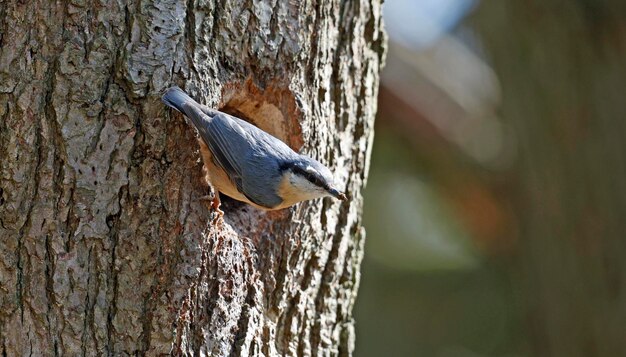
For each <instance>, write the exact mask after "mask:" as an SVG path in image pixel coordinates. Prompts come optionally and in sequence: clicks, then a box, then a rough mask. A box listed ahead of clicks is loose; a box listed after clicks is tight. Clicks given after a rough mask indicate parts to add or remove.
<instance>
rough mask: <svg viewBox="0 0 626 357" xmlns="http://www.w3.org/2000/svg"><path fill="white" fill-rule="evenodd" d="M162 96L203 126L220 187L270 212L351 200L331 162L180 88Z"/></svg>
mask: <svg viewBox="0 0 626 357" xmlns="http://www.w3.org/2000/svg"><path fill="white" fill-rule="evenodd" d="M162 99H163V102H164V103H165V104H167V105H168V106H170V107H172V108H174V109H176V110H178V111H179V112H181V113H183V114H184V115H185V116H187V117H188V118H189V119H191V122H192V123H193V125H194V126H195V127H196V129H198V132H199V133H200V139H199V140H198V141H199V142H200V153H201V154H202V160H203V161H204V166H205V170H206V179H207V181H208V183H209V184H210V185H211V186H213V187H214V188H215V189H216V190H217V191H219V192H222V193H224V194H226V195H227V196H230V197H232V198H234V199H236V200H239V201H243V202H246V203H249V204H251V205H252V206H255V207H257V208H261V209H265V210H276V209H281V208H285V207H289V206H292V205H294V204H296V203H298V202H301V201H306V200H311V199H315V198H319V197H325V196H332V197H335V198H337V199H339V200H342V201H343V200H346V195H345V194H344V193H343V192H341V191H339V190H338V189H337V187H336V186H335V184H334V180H333V176H332V174H331V172H330V170H329V169H328V168H327V167H326V166H324V165H322V164H321V163H319V162H318V161H316V160H314V159H312V158H310V157H308V156H305V155H301V154H298V153H296V152H294V151H293V150H291V149H290V148H289V147H288V146H287V145H285V143H283V142H282V141H280V140H278V139H277V138H275V137H273V136H271V135H270V134H268V133H266V132H264V131H262V130H261V129H259V128H257V127H256V126H254V125H252V124H250V123H248V122H246V121H244V120H241V119H239V118H236V117H234V116H232V115H228V114H226V113H222V112H220V111H217V110H213V109H210V108H209V107H207V106H204V105H201V104H199V103H197V102H196V101H195V100H193V99H192V98H191V97H189V96H188V95H187V93H185V92H184V91H183V90H182V89H180V88H178V87H172V88H169V89H168V90H167V91H165V94H163V98H162ZM219 204H220V201H219V195H218V194H217V193H215V198H214V200H213V208H214V209H216V210H217V211H218V212H220V214H221V211H220V210H219Z"/></svg>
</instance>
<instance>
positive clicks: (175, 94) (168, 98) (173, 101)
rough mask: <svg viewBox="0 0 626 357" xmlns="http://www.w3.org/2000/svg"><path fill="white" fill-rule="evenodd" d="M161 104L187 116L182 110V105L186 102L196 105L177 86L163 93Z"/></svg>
mask: <svg viewBox="0 0 626 357" xmlns="http://www.w3.org/2000/svg"><path fill="white" fill-rule="evenodd" d="M161 100H162V101H163V103H165V104H167V105H168V106H169V107H172V108H174V109H176V110H178V111H179V112H181V113H183V114H187V113H186V112H185V110H184V107H183V105H184V104H185V103H187V102H191V103H193V104H196V105H197V104H198V103H196V101H195V100H193V98H191V97H190V96H188V95H187V93H185V92H184V91H183V90H182V89H180V88H178V87H177V86H174V87H171V88H169V89H168V90H166V91H165V93H163V97H161Z"/></svg>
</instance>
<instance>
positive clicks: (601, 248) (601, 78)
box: [475, 0, 626, 357]
mask: <svg viewBox="0 0 626 357" xmlns="http://www.w3.org/2000/svg"><path fill="white" fill-rule="evenodd" d="M624 14H626V12H624V2H620V1H611V0H604V1H586V0H585V1H583V0H576V1H544V2H542V1H526V2H519V1H491V2H486V3H484V4H483V5H482V6H481V8H480V9H479V11H478V14H477V17H476V19H475V20H476V21H475V23H476V25H477V26H478V28H479V30H480V31H481V33H482V35H483V38H484V40H485V45H486V47H487V49H488V52H489V54H490V55H491V57H492V58H493V63H494V66H495V70H496V72H497V73H498V75H499V77H500V79H501V81H502V85H503V94H504V97H503V107H502V114H503V117H504V118H505V119H506V120H507V121H508V122H509V123H510V125H512V127H513V128H514V131H515V133H516V134H517V136H518V138H517V139H518V141H519V159H520V160H519V161H518V165H517V166H516V167H515V168H514V172H512V174H513V175H514V176H513V175H512V177H516V178H517V179H516V180H515V181H514V182H513V183H512V188H513V191H514V192H515V193H516V195H515V196H516V199H515V200H514V206H515V209H516V210H517V216H518V217H519V223H520V233H521V235H520V236H521V239H520V240H519V248H520V249H519V254H518V257H517V258H518V259H516V260H515V264H514V266H515V269H514V270H513V279H514V282H516V283H517V284H518V288H519V290H518V291H519V292H521V293H522V294H521V296H523V297H524V301H523V302H524V304H525V306H526V308H527V316H528V326H530V337H531V339H532V344H533V348H534V351H533V353H531V355H533V356H555V357H561V356H568V357H583V356H626V339H625V338H624V337H625V335H624V332H625V331H626V295H625V294H626V261H625V260H624V252H626V240H625V239H624V234H625V233H626V220H625V219H624V213H625V212H626V180H625V179H624V178H625V177H626V164H625V163H626V157H625V153H626V144H625V143H626V142H625V141H624V134H625V133H626V125H625V121H624V118H625V117H626V106H625V105H624V93H625V92H626V70H625V67H624V63H625V62H626V26H625V24H626V18H624Z"/></svg>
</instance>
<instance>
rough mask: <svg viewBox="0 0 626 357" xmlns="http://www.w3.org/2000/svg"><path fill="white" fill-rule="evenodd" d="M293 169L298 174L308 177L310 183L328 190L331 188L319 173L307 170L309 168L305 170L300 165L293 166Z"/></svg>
mask: <svg viewBox="0 0 626 357" xmlns="http://www.w3.org/2000/svg"><path fill="white" fill-rule="evenodd" d="M291 170H292V171H293V172H294V173H296V174H298V175H300V176H302V177H304V178H306V179H307V181H309V182H310V183H312V184H314V185H315V186H318V187H322V188H323V189H325V190H328V189H329V188H330V187H329V186H328V184H326V182H325V181H324V179H323V178H321V177H320V176H319V175H318V174H317V173H314V172H310V171H307V170H305V169H304V168H302V167H300V166H293V167H291Z"/></svg>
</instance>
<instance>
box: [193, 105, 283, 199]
mask: <svg viewBox="0 0 626 357" xmlns="http://www.w3.org/2000/svg"><path fill="white" fill-rule="evenodd" d="M205 122H206V125H205V130H200V134H201V136H202V138H203V139H204V141H205V142H206V144H207V146H208V147H209V149H210V150H211V153H212V154H213V156H214V157H215V160H216V163H217V164H218V165H219V166H220V167H222V168H223V169H224V171H225V172H226V174H227V175H228V177H229V178H230V179H231V181H232V182H233V183H234V184H235V186H236V187H237V190H238V191H239V192H241V193H242V194H243V195H244V196H246V197H247V198H248V199H249V200H250V201H251V202H254V203H255V204H257V205H259V206H263V207H268V208H271V207H274V206H276V205H278V204H280V203H281V202H282V199H281V198H280V197H279V196H278V195H277V194H276V185H278V183H279V181H280V177H278V176H279V174H280V169H279V167H278V165H279V162H278V161H279V160H280V159H281V157H282V155H280V154H279V155H278V157H276V155H275V154H276V153H275V149H274V147H273V146H274V145H276V143H273V140H276V141H278V142H280V143H281V144H282V145H284V144H283V143H282V142H281V141H279V140H278V139H276V138H274V137H271V136H270V135H269V134H267V133H264V132H262V131H261V130H260V129H258V128H256V127H254V126H252V125H251V124H249V123H246V122H244V121H242V120H241V119H237V118H234V117H231V116H229V115H227V114H223V113H219V112H217V114H216V115H215V116H214V117H213V118H212V119H210V120H208V121H205ZM268 140H269V141H268ZM279 146H280V144H279ZM285 146H286V145H285ZM279 150H282V148H281V149H279Z"/></svg>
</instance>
